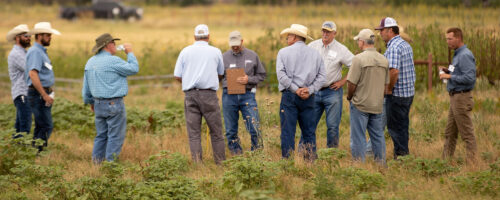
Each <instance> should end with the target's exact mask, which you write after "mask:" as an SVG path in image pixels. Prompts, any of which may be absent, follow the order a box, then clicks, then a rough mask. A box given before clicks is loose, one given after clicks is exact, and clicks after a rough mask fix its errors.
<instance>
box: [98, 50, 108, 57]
mask: <svg viewBox="0 0 500 200" xmlns="http://www.w3.org/2000/svg"><path fill="white" fill-rule="evenodd" d="M97 55H105V56H110V55H111V53H109V52H108V51H106V50H101V51H99V53H97Z"/></svg>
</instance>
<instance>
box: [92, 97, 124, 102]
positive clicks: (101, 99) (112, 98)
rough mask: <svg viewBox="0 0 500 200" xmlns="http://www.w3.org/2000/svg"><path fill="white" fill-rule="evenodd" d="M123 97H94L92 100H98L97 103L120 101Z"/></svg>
mask: <svg viewBox="0 0 500 200" xmlns="http://www.w3.org/2000/svg"><path fill="white" fill-rule="evenodd" d="M121 98H123V97H111V98H97V97H94V100H98V101H103V100H108V101H109V100H115V99H121Z"/></svg>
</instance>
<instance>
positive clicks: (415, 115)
mask: <svg viewBox="0 0 500 200" xmlns="http://www.w3.org/2000/svg"><path fill="white" fill-rule="evenodd" d="M0 11H1V12H0V18H2V19H5V20H2V21H0V32H3V33H6V32H7V31H8V30H9V29H10V28H12V27H13V26H15V25H17V24H19V23H28V24H29V25H30V26H32V25H33V24H34V23H36V22H37V21H43V20H48V21H51V22H52V23H53V26H54V27H55V28H56V29H59V30H60V31H61V32H62V33H63V35H62V36H59V37H58V36H55V37H53V45H51V47H50V48H49V49H50V50H49V55H50V56H52V57H54V58H55V61H54V62H55V63H59V65H54V66H60V67H59V68H57V67H56V68H55V73H56V76H59V77H73V78H78V77H81V74H82V72H81V69H82V67H83V64H84V63H85V62H86V60H87V59H88V57H90V49H91V47H92V43H93V40H94V38H95V37H96V36H98V35H99V34H100V33H102V32H111V33H112V34H113V35H116V36H118V37H121V38H122V39H123V40H124V41H131V42H132V43H133V44H134V45H135V46H136V47H137V55H138V58H139V62H140V64H141V74H142V75H150V74H157V73H160V74H164V73H165V74H166V73H170V72H171V71H172V69H173V66H172V63H173V62H175V59H176V54H177V53H178V52H179V51H180V49H182V47H184V46H186V45H188V44H190V43H191V42H192V41H193V40H192V36H191V32H192V29H193V27H194V26H195V25H196V24H198V23H207V24H208V25H209V26H210V28H211V33H212V34H211V35H212V38H213V40H212V42H213V44H214V45H216V46H218V47H220V48H221V49H222V50H223V51H225V50H227V49H228V48H227V43H226V37H227V35H228V33H229V32H230V31H231V30H233V29H239V30H240V31H242V33H243V34H244V37H245V41H248V43H247V44H248V45H249V46H251V47H252V49H258V50H259V51H257V52H258V53H259V55H260V56H261V57H262V58H263V60H264V61H265V62H266V63H265V64H266V65H267V68H268V70H269V69H270V70H272V68H273V67H274V66H273V65H272V64H273V60H272V59H273V58H275V56H276V52H277V49H279V48H280V47H283V46H284V43H283V42H282V41H281V43H280V41H279V39H278V38H279V37H278V36H277V35H276V34H277V33H278V32H279V31H281V29H283V28H285V27H287V26H289V25H290V24H291V23H302V24H305V25H308V26H309V27H315V26H316V27H319V26H320V24H321V23H322V21H323V20H330V19H331V20H334V21H335V22H336V23H337V26H338V28H339V38H338V40H339V41H341V42H343V43H346V45H347V46H348V47H349V48H350V49H351V50H352V51H356V49H355V48H354V43H353V42H352V41H350V38H351V37H352V35H354V33H355V32H357V31H359V29H360V28H362V27H374V26H376V25H377V23H378V22H379V20H380V18H382V17H384V16H385V15H390V16H393V17H395V18H396V19H397V20H398V22H399V23H400V24H402V25H404V26H406V27H409V28H408V32H409V33H410V35H411V36H413V38H414V43H413V44H412V46H413V48H414V51H415V52H416V53H415V54H416V55H415V57H416V58H420V59H424V58H425V57H422V56H425V55H427V53H428V52H429V51H431V52H433V53H434V54H435V55H438V56H439V57H438V58H437V60H439V61H446V60H447V58H446V54H447V52H446V51H445V50H446V46H444V47H443V45H444V38H442V35H440V34H439V33H440V32H443V31H444V30H445V29H446V28H447V27H449V26H463V27H469V28H470V30H467V31H470V32H469V33H474V32H478V35H480V37H479V39H476V40H474V42H475V44H481V41H480V40H483V41H489V40H491V41H493V43H491V44H486V42H483V43H484V45H485V46H486V45H490V46H495V45H496V44H497V43H496V42H498V41H499V40H498V35H496V34H498V33H499V32H498V30H496V32H495V31H490V32H488V31H486V30H495V29H498V26H499V25H500V22H499V20H500V12H498V10H495V9H464V8H439V7H426V6H416V7H401V8H393V7H386V6H382V5H378V6H373V7H369V6H360V7H355V6H352V5H339V6H330V7H326V6H325V7H312V6H303V7H265V6H257V7H239V6H234V5H215V6H211V7H188V8H160V7H147V8H146V9H145V13H146V14H145V18H144V20H142V21H140V22H138V23H128V22H121V21H93V20H90V19H82V20H78V21H73V22H68V21H64V20H61V19H58V18H57V11H58V8H57V7H40V6H35V7H31V8H29V9H26V10H23V9H22V8H21V7H19V6H9V5H6V6H2V7H1V8H0ZM270 28H273V29H274V31H273V32H270ZM340 29H343V31H340ZM426 31H428V32H432V34H431V35H426ZM485 32H486V33H485ZM270 33H273V34H274V35H271V36H268V34H270ZM479 33H480V34H479ZM313 35H316V36H317V35H319V29H317V30H315V29H313ZM474 37H475V36H474V35H473V36H468V39H472V38H474ZM316 38H317V37H316ZM273 40H274V41H273ZM379 43H381V42H380V41H379ZM379 45H380V46H383V45H382V44H379ZM380 46H379V47H380ZM490 46H487V47H490ZM0 47H1V49H3V50H2V51H0V53H4V55H5V56H6V54H7V53H8V51H9V50H10V48H11V46H10V44H6V43H5V42H2V43H0ZM382 49H383V48H382ZM474 53H475V54H476V57H481V56H483V55H482V53H484V55H487V56H489V55H496V57H494V58H495V59H498V53H496V51H494V52H474ZM478 54H479V55H478ZM4 55H0V56H4ZM495 59H490V60H495ZM0 64H1V66H6V61H5V57H0ZM483 65H484V64H483ZM490 67H491V68H497V65H490ZM486 69H489V68H486ZM6 72H7V69H6V67H2V68H1V69H0V73H6ZM492 73H494V74H493V76H499V75H498V73H497V71H493V72H492ZM272 78H274V77H271V76H270V79H272ZM417 81H418V82H419V83H418V84H421V85H425V78H423V77H419V78H418V79H417ZM4 83H6V84H3V85H1V87H2V88H3V90H0V136H1V138H2V139H1V140H0V199H77V198H78V197H79V198H80V199H160V198H164V199H497V198H498V197H499V195H500V192H499V191H500V161H499V157H500V138H499V135H498V133H499V132H500V90H499V88H498V83H497V85H496V86H492V85H490V84H488V82H487V80H486V78H479V79H478V83H477V85H476V88H475V90H474V91H473V96H474V102H475V105H474V109H473V123H474V128H475V134H476V138H477V142H478V151H479V152H478V161H477V163H475V164H474V165H466V164H465V147H464V144H463V142H461V141H459V142H458V145H457V152H456V154H455V158H454V159H453V160H450V161H442V160H440V158H441V152H442V147H443V142H444V136H443V134H444V126H445V124H446V121H447V114H448V106H449V98H448V95H447V93H446V92H445V88H444V86H443V84H440V82H438V84H435V86H434V88H433V91H432V92H427V91H425V89H423V87H419V90H418V92H417V94H416V95H415V99H414V103H413V105H412V108H411V109H412V110H411V112H410V152H411V154H412V156H413V157H409V158H405V159H404V160H403V161H401V162H394V161H393V160H392V158H391V156H390V155H392V149H393V145H392V141H391V139H390V138H389V137H386V139H387V140H386V145H387V155H388V156H387V158H388V168H380V167H379V166H377V165H376V164H374V163H373V162H372V161H371V160H370V159H367V162H366V163H358V162H353V161H352V160H351V156H350V150H349V109H348V102H347V101H346V100H345V96H344V102H343V115H342V121H341V125H340V132H341V135H340V146H339V148H338V150H332V149H325V147H326V139H325V137H326V136H325V132H326V125H325V123H324V120H322V121H321V122H320V124H319V125H318V129H317V138H318V140H317V143H318V149H319V156H320V158H319V159H318V160H317V161H316V162H315V163H314V164H311V163H307V162H303V160H302V159H301V158H300V156H295V159H294V161H286V160H281V159H280V153H281V151H280V138H279V135H280V131H279V115H278V112H279V102H280V94H279V93H275V92H269V90H268V89H266V88H261V89H259V91H258V93H257V100H258V104H259V111H260V117H261V127H262V134H263V137H264V149H263V150H262V152H257V153H254V154H246V155H244V156H242V157H232V156H230V155H229V152H228V154H227V155H228V158H229V159H231V160H230V161H228V162H227V163H226V164H224V166H216V165H215V164H213V159H212V155H211V148H210V147H209V146H207V144H208V143H206V142H207V141H206V138H205V136H203V141H202V144H203V149H204V155H203V156H204V158H205V160H204V162H203V164H194V163H192V162H191V161H190V160H189V158H190V154H189V146H188V138H187V133H186V128H185V126H184V121H183V93H182V91H181V89H180V85H179V84H173V85H172V86H170V87H168V88H161V87H151V88H150V87H146V86H140V87H133V88H131V90H130V91H129V95H128V96H127V97H126V98H125V104H126V106H127V112H128V117H129V123H128V132H127V138H126V139H125V144H124V146H123V151H122V154H121V156H120V161H119V162H118V163H117V164H116V163H115V164H112V163H106V164H104V165H102V166H96V165H93V164H92V162H91V161H90V160H91V152H92V147H93V135H95V133H94V132H93V130H94V127H93V125H92V123H93V118H92V113H91V112H90V109H89V108H88V106H85V107H84V106H82V100H81V96H80V87H81V86H80V85H78V84H76V85H74V86H69V87H73V88H74V90H68V91H66V90H60V91H58V90H57V89H56V96H57V97H56V98H57V99H56V101H55V103H54V107H53V113H54V124H55V130H54V132H53V134H52V136H51V138H50V147H49V148H48V151H47V152H45V153H43V154H42V155H41V156H38V157H35V156H34V154H33V152H32V151H31V150H30V149H29V148H25V147H24V146H23V145H19V144H18V143H19V141H11V140H10V139H9V138H10V133H12V130H11V129H10V127H12V126H13V123H14V116H15V115H14V106H13V105H12V100H11V97H10V90H9V87H8V82H5V81H4ZM271 91H272V89H271ZM218 94H219V97H220V91H219V92H218ZM149 118H152V121H153V122H154V123H155V125H153V122H151V120H149ZM162 119H167V120H163V121H162ZM148 120H149V121H148ZM239 127H240V129H239V133H240V134H239V135H240V137H241V138H242V145H243V147H244V149H245V150H248V149H250V142H249V141H250V138H249V135H248V134H247V132H246V130H245V129H244V126H243V124H242V122H240V126H239ZM205 131H206V128H203V134H204V135H205ZM299 135H300V133H297V137H298V136H299ZM297 141H298V140H297ZM163 150H167V151H169V153H166V154H159V155H158V156H156V157H153V158H150V157H151V156H153V155H157V154H158V153H159V152H160V151H163ZM176 153H178V154H176Z"/></svg>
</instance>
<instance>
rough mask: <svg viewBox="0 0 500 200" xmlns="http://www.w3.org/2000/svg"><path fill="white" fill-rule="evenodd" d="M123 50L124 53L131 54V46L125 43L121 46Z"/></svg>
mask: <svg viewBox="0 0 500 200" xmlns="http://www.w3.org/2000/svg"><path fill="white" fill-rule="evenodd" d="M123 48H125V53H132V44H129V43H125V44H123Z"/></svg>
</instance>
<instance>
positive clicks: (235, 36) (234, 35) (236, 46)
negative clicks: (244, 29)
mask: <svg viewBox="0 0 500 200" xmlns="http://www.w3.org/2000/svg"><path fill="white" fill-rule="evenodd" d="M229 46H230V47H231V50H233V53H240V52H241V50H243V38H242V37H241V33H240V32H239V31H233V32H231V33H229Z"/></svg>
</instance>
